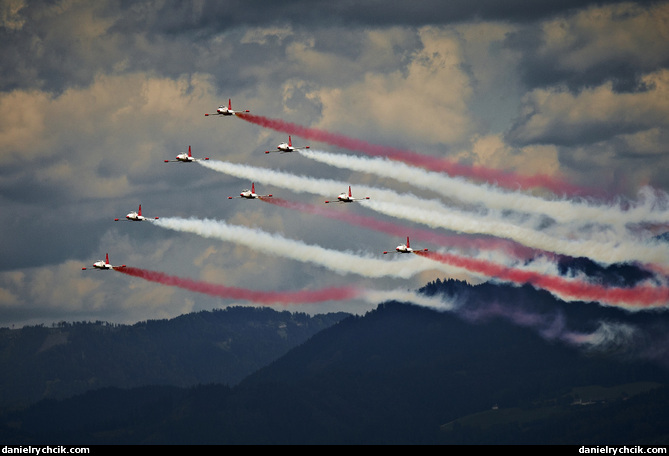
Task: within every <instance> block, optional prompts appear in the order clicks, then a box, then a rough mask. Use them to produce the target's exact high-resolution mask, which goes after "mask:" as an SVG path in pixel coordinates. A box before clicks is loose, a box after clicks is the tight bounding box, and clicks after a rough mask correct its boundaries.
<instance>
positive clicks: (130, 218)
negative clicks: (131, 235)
mask: <svg viewBox="0 0 669 456" xmlns="http://www.w3.org/2000/svg"><path fill="white" fill-rule="evenodd" d="M145 220H146V221H151V220H152V219H151V218H149V217H144V216H143V215H142V205H141V204H140V205H139V210H138V211H137V212H135V211H132V212H130V213H129V214H128V215H126V216H125V221H126V222H143V221H145ZM153 220H158V217H153ZM114 221H115V222H118V221H119V219H117V218H116V219H114Z"/></svg>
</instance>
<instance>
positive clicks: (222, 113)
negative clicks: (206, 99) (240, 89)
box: [205, 98, 250, 116]
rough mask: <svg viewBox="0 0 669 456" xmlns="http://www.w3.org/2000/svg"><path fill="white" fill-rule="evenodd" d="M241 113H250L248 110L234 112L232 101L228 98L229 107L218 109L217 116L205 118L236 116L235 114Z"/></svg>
mask: <svg viewBox="0 0 669 456" xmlns="http://www.w3.org/2000/svg"><path fill="white" fill-rule="evenodd" d="M239 112H250V111H249V110H248V109H246V110H244V111H233V110H232V100H231V99H230V98H228V106H227V107H226V106H223V105H221V106H219V107H218V109H216V114H205V116H234V115H235V114H237V113H239Z"/></svg>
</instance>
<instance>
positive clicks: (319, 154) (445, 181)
mask: <svg viewBox="0 0 669 456" xmlns="http://www.w3.org/2000/svg"><path fill="white" fill-rule="evenodd" d="M298 152H299V153H300V154H301V155H302V156H304V157H307V158H310V159H312V160H315V161H318V162H321V163H325V164H327V165H330V166H334V167H337V168H342V169H349V170H353V171H358V172H364V173H372V174H376V175H378V176H382V177H388V178H392V179H395V180H397V181H400V182H405V183H408V184H411V185H413V186H415V187H419V188H423V189H426V190H431V191H434V192H436V193H439V194H441V195H443V196H446V197H448V198H451V199H457V200H460V201H463V202H465V203H471V204H482V205H484V206H485V207H488V208H491V209H497V210H513V211H517V212H521V213H526V214H543V215H547V216H549V217H551V218H552V219H553V220H555V221H556V222H558V223H573V222H577V223H581V222H583V223H601V224H607V225H611V226H612V227H614V228H615V229H616V230H617V231H619V232H624V231H625V230H626V225H627V224H637V223H642V222H647V223H667V221H668V220H669V195H666V194H658V193H656V192H654V191H653V190H652V189H650V188H649V187H644V188H642V189H641V190H640V191H639V193H638V196H639V200H638V201H637V202H636V203H634V204H632V205H631V207H627V208H623V207H621V206H620V205H617V206H616V205H609V206H604V205H597V204H592V203H588V202H586V201H571V200H566V199H558V200H546V199H543V198H539V197H536V196H532V195H529V194H526V193H523V192H520V191H519V192H509V191H505V190H503V189H501V188H499V187H495V186H491V185H488V184H474V183H472V182H470V181H468V180H466V179H463V178H459V177H450V176H447V175H445V174H443V173H436V172H432V171H426V170H424V169H423V168H416V167H413V166H410V165H407V164H405V163H402V162H398V161H393V160H389V159H386V158H363V157H357V156H351V155H345V156H343V155H341V154H331V153H328V152H324V151H315V150H313V149H304V150H299V151H298Z"/></svg>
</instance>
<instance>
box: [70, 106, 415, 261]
mask: <svg viewBox="0 0 669 456" xmlns="http://www.w3.org/2000/svg"><path fill="white" fill-rule="evenodd" d="M244 112H250V111H249V110H248V109H246V110H243V111H234V110H233V109H232V100H231V99H228V106H223V105H221V106H219V107H218V109H216V113H212V114H209V113H207V114H205V116H233V115H236V114H238V113H244ZM301 149H309V146H299V147H297V146H293V141H292V138H291V136H290V135H289V136H288V142H284V143H281V144H279V145H278V146H276V150H273V151H269V150H268V151H265V153H266V154H269V153H270V152H280V153H289V152H295V151H297V150H301ZM198 160H209V157H203V158H196V157H193V155H192V152H191V146H188V152H187V153H186V152H184V153H182V154H179V155H177V156H176V158H175V159H174V160H164V162H165V163H170V162H181V163H191V162H194V161H198ZM271 196H272V195H271V194H269V195H258V194H256V190H255V183H253V182H251V189H250V190H248V189H245V190H243V191H242V192H241V193H240V194H239V196H234V197H233V196H229V197H228V199H233V198H246V199H256V198H263V197H264V198H270V197H271ZM367 199H370V198H369V196H366V197H364V198H354V197H353V194H352V193H351V186H349V187H348V193H341V194H340V195H339V196H337V200H336V201H325V202H326V203H352V202H354V201H361V200H367ZM119 220H120V219H118V218H116V219H114V221H117V222H118V221H119ZM151 220H158V217H154V218H153V219H152V218H150V217H145V216H143V215H142V205H141V204H140V205H139V209H138V210H137V212H135V211H132V212H130V213H128V214H127V215H126V216H125V220H124V221H129V222H142V221H151ZM395 251H396V252H397V253H413V252H416V251H417V250H414V249H412V248H411V247H410V245H409V237H408V236H407V243H406V244H402V245H398V246H397V247H396V248H395ZM423 251H426V252H427V249H423ZM383 253H384V254H387V253H388V252H383ZM125 267H126V265H121V266H113V265H111V264H110V263H109V254H106V256H105V259H104V260H99V261H96V262H95V263H93V269H101V270H109V269H115V268H125ZM81 269H82V270H84V271H85V270H86V269H87V268H86V267H83V268H81Z"/></svg>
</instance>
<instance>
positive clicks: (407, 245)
mask: <svg viewBox="0 0 669 456" xmlns="http://www.w3.org/2000/svg"><path fill="white" fill-rule="evenodd" d="M407 247H410V246H409V236H407Z"/></svg>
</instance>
